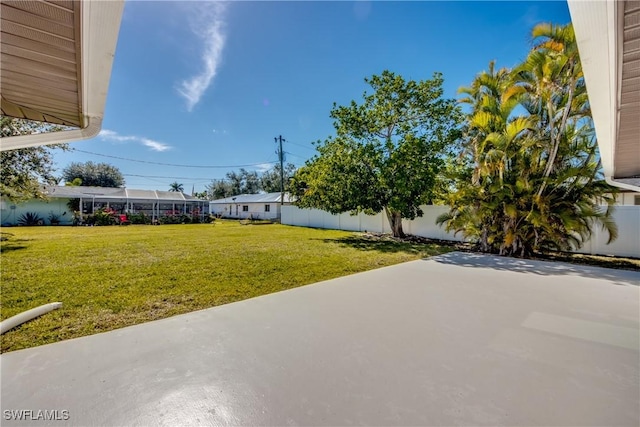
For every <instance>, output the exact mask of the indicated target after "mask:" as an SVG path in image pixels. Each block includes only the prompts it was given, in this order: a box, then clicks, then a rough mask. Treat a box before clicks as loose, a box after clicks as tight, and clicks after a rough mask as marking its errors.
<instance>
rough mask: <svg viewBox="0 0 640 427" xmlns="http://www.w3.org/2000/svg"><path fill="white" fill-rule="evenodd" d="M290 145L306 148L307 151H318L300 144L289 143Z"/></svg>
mask: <svg viewBox="0 0 640 427" xmlns="http://www.w3.org/2000/svg"><path fill="white" fill-rule="evenodd" d="M287 142H288V143H289V144H293V145H297V146H298V147H302V148H306V149H307V150H311V151H316V149H315V148H313V147H309V146H308V145H304V144H298V143H297V142H291V141H287Z"/></svg>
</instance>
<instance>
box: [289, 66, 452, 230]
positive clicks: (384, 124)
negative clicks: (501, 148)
mask: <svg viewBox="0 0 640 427" xmlns="http://www.w3.org/2000/svg"><path fill="white" fill-rule="evenodd" d="M365 82H366V83H368V84H369V85H370V86H371V88H372V90H373V92H372V93H370V94H367V93H366V92H365V93H364V95H363V101H362V102H361V103H356V101H352V102H351V103H350V104H349V105H346V106H336V105H335V104H334V106H333V109H332V110H331V117H332V118H333V119H335V122H334V127H335V129H336V135H335V136H334V137H329V138H328V139H327V140H325V141H324V142H319V143H318V144H317V147H316V148H317V150H318V154H317V155H316V156H315V157H313V158H312V159H311V160H309V161H307V163H306V164H305V165H304V166H303V167H302V168H300V169H299V170H298V172H297V173H296V174H295V176H294V179H293V182H292V187H293V188H296V189H297V196H298V197H299V200H298V202H297V203H298V205H299V206H301V207H313V208H319V209H324V210H327V211H329V212H332V213H341V212H352V213H356V212H366V213H376V212H380V211H384V212H385V213H386V216H387V218H388V220H389V224H390V226H391V230H392V232H393V235H394V236H396V237H404V232H403V230H402V219H403V218H407V219H413V218H415V217H416V216H421V215H422V214H423V212H422V210H421V209H420V205H423V204H425V203H429V202H430V201H431V200H432V198H433V197H434V187H435V185H436V177H437V175H438V173H439V171H440V170H441V168H442V167H443V164H444V160H443V159H444V153H445V151H446V149H447V147H448V146H449V144H451V143H452V142H453V141H454V140H455V139H456V138H457V137H458V133H459V131H458V125H459V121H460V114H459V111H458V108H457V106H456V103H455V101H454V100H451V99H444V98H443V97H442V94H443V89H442V84H443V78H442V75H441V74H440V73H435V74H434V75H433V78H431V79H427V80H423V81H414V80H405V79H404V78H403V77H402V76H399V75H396V74H394V73H392V72H390V71H384V72H383V73H382V74H381V75H374V76H372V77H371V78H366V79H365Z"/></svg>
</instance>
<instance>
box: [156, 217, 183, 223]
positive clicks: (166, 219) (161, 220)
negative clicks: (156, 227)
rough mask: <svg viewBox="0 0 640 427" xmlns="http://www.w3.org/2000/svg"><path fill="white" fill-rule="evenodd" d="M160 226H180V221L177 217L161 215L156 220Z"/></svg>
mask: <svg viewBox="0 0 640 427" xmlns="http://www.w3.org/2000/svg"><path fill="white" fill-rule="evenodd" d="M158 222H159V223H160V224H180V223H181V222H182V221H181V220H180V217H179V216H177V215H163V216H161V217H160V218H158Z"/></svg>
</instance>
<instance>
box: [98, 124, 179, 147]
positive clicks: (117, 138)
mask: <svg viewBox="0 0 640 427" xmlns="http://www.w3.org/2000/svg"><path fill="white" fill-rule="evenodd" d="M98 136H99V137H100V138H102V139H103V140H105V141H113V142H130V141H133V142H138V143H140V144H142V145H144V146H146V147H149V148H150V149H152V150H154V151H167V150H170V149H171V146H170V145H167V144H163V143H162V142H158V141H154V140H153V139H149V138H143V137H139V136H132V135H120V134H118V132H115V131H112V130H108V129H102V130H101V131H100V133H99V134H98Z"/></svg>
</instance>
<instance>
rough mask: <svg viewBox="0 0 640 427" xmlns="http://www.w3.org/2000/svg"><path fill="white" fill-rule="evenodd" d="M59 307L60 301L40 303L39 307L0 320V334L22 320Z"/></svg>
mask: <svg viewBox="0 0 640 427" xmlns="http://www.w3.org/2000/svg"><path fill="white" fill-rule="evenodd" d="M60 307H62V303H61V302H52V303H49V304H45V305H41V306H40V307H36V308H32V309H31V310H27V311H23V312H22V313H20V314H16V315H15V316H13V317H10V318H8V319H6V320H3V321H2V322H0V335H2V334H4V333H5V332H7V331H9V330H11V329H13V328H15V327H16V326H19V325H22V324H23V323H24V322H28V321H29V320H32V319H35V318H36V317H40V316H42V315H43V314H46V313H48V312H50V311H53V310H56V309H58V308H60Z"/></svg>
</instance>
